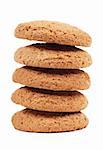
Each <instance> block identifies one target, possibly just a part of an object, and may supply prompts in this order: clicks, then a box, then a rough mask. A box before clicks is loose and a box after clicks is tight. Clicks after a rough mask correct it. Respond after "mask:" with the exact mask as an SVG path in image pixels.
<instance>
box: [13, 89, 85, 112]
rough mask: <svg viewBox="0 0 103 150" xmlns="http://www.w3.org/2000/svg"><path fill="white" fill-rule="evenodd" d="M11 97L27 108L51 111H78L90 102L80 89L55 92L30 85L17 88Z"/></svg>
mask: <svg viewBox="0 0 103 150" xmlns="http://www.w3.org/2000/svg"><path fill="white" fill-rule="evenodd" d="M11 99H12V101H13V102H14V103H16V104H20V105H22V106H25V107H27V108H30V109H34V110H40V111H49V112H78V111H80V110H82V109H84V108H86V106H87V104H88V101H87V99H86V97H85V96H84V95H83V94H81V93H80V92H78V91H68V92H66V91H65V92H63V91H59V92H55V91H48V90H42V89H35V88H30V87H22V88H20V89H17V90H16V91H15V92H14V93H13V94H12V98H11Z"/></svg>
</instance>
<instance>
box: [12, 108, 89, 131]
mask: <svg viewBox="0 0 103 150" xmlns="http://www.w3.org/2000/svg"><path fill="white" fill-rule="evenodd" d="M12 123H13V126H14V128H15V129H18V130H22V131H29V132H63V131H75V130H78V129H82V128H85V127H86V126H87V125H88V119H87V117H86V116H85V115H84V114H83V113H80V112H78V113H73V114H70V113H50V112H49V113H48V112H39V111H34V110H30V109H25V110H22V111H19V112H17V113H15V114H14V115H13V117H12Z"/></svg>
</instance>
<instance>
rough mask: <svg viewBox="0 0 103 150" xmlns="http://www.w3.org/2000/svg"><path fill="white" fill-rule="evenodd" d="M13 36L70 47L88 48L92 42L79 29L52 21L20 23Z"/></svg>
mask: <svg viewBox="0 0 103 150" xmlns="http://www.w3.org/2000/svg"><path fill="white" fill-rule="evenodd" d="M15 36H16V37H17V38H22V39H28V40H37V41H44V42H47V43H57V44H64V45H71V46H90V45H91V41H92V40H91V37H90V36H89V34H87V33H86V32H84V31H82V30H80V29H79V28H77V27H74V26H71V25H69V24H65V23H61V22H54V21H32V22H27V23H21V24H19V25H18V26H17V28H16V30H15Z"/></svg>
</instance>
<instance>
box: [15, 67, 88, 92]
mask: <svg viewBox="0 0 103 150" xmlns="http://www.w3.org/2000/svg"><path fill="white" fill-rule="evenodd" d="M13 81H14V82H17V83H20V84H23V85H26V86H29V87H35V88H42V89H48V90H68V91H69V90H73V91H74V90H84V89H88V88H89V86H90V78H89V76H88V74H87V73H86V72H84V71H82V70H78V69H77V70H76V69H71V70H70V69H68V70H66V69H65V70H60V69H57V70H56V69H43V68H42V69H41V68H33V67H27V66H24V67H21V68H19V69H16V71H15V72H14V74H13Z"/></svg>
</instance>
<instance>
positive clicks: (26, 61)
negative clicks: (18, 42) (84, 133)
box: [12, 21, 92, 132]
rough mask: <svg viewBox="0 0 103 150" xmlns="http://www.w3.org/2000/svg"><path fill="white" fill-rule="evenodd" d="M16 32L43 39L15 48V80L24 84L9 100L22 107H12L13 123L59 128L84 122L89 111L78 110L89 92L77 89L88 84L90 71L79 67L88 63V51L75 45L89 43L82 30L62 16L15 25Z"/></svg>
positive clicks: (77, 126) (33, 127)
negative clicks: (53, 19)
mask: <svg viewBox="0 0 103 150" xmlns="http://www.w3.org/2000/svg"><path fill="white" fill-rule="evenodd" d="M15 36H16V37H17V38H22V39H27V40H36V41H42V43H41V42H39V43H34V44H33V45H29V46H25V47H21V48H19V49H18V50H17V51H16V52H15V56H14V59H15V61H16V62H18V63H20V64H23V65H25V66H23V67H21V68H18V69H16V71H15V72H14V74H13V81H14V82H16V83H19V84H22V85H25V86H24V87H21V88H19V89H17V90H16V91H15V92H14V93H13V94H12V101H13V102H14V103H16V104H20V105H22V106H24V107H26V109H24V110H22V111H19V112H17V113H15V114H14V115H13V117H12V123H13V126H14V127H15V128H16V129H18V130H22V131H30V132H63V131H74V130H77V129H82V128H85V127H86V126H87V124H88V119H87V117H86V116H85V115H84V114H83V113H82V112H81V110H83V109H84V108H86V107H87V104H88V101H87V98H86V97H85V96H84V95H83V94H82V93H80V92H79V91H77V90H86V89H88V88H89V86H90V78H89V75H88V74H87V73H86V72H84V71H83V70H80V68H84V67H88V66H90V65H91V63H92V60H91V56H90V55H89V54H88V53H87V52H86V51H84V50H82V49H80V48H77V47H75V46H85V47H88V46H90V45H91V37H90V36H89V35H88V34H87V33H86V32H84V31H82V30H80V29H78V28H76V27H74V26H71V25H68V24H64V23H60V22H51V21H33V22H28V23H22V24H20V25H18V26H17V28H16V30H15Z"/></svg>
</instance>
